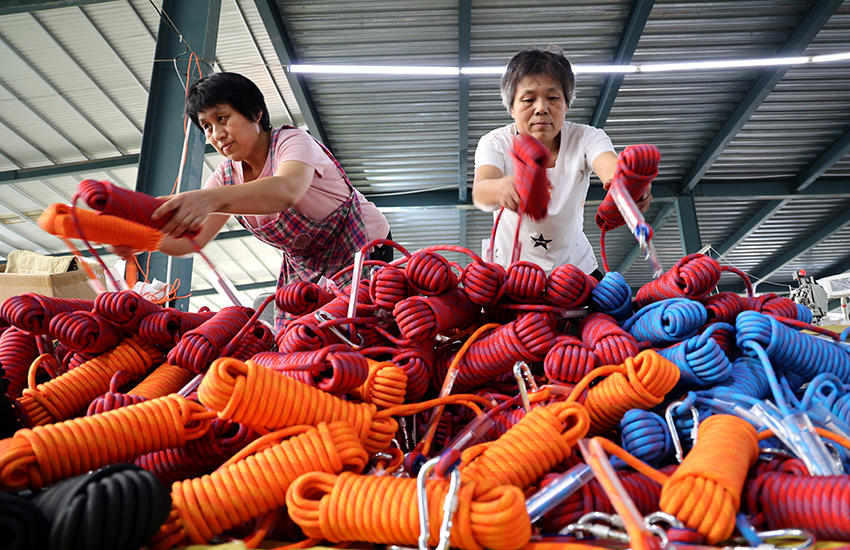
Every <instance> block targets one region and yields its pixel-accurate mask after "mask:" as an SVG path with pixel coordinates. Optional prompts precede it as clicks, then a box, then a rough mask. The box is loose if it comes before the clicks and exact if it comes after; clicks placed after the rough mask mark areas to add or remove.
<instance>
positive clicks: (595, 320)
mask: <svg viewBox="0 0 850 550" xmlns="http://www.w3.org/2000/svg"><path fill="white" fill-rule="evenodd" d="M579 331H580V334H581V340H582V342H584V343H586V344H587V345H588V346H590V348H591V349H593V352H594V353H595V354H596V357H597V359H598V362H599V364H601V365H618V364H621V363H623V361H625V360H626V359H627V358H629V357H635V356H636V355H637V354H638V352H639V351H640V348H639V346H638V342H637V340H635V337H634V336H632V335H631V334H629V333H628V332H626V331H625V330H623V329H622V328H621V327H620V325H618V324H617V321H616V320H614V318H613V317H611V316H609V315H605V314H604V313H591V314H590V315H588V316H587V317H585V318H584V319H582V320H581V322H580V323H579Z"/></svg>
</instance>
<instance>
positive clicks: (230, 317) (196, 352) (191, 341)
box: [168, 306, 253, 373]
mask: <svg viewBox="0 0 850 550" xmlns="http://www.w3.org/2000/svg"><path fill="white" fill-rule="evenodd" d="M252 313H253V310H251V309H248V308H244V307H238V306H229V307H225V308H223V309H221V310H220V311H218V312H217V313H216V314H215V315H213V316H212V318H210V319H209V320H207V321H204V322H203V324H201V325H200V326H198V327H197V328H194V329H192V330H190V331H188V332H186V333H185V334H184V335H183V337H182V338H181V339H180V341H179V342H178V343H177V345H176V346H174V348H172V349H171V351H169V352H168V362H169V363H171V364H172V365H177V366H178V367H182V368H184V369H187V370H190V371H192V372H195V373H199V372H203V371H205V370H206V369H207V367H209V366H210V363H212V362H213V360H215V359H216V358H218V357H219V354H220V353H221V351H222V350H223V349H224V347H225V346H226V345H227V344H228V343H230V341H231V340H232V339H233V337H234V336H235V335H236V333H237V332H239V330H240V329H242V327H244V326H245V325H246V324H247V323H248V319H249V318H250V316H251V314H252Z"/></svg>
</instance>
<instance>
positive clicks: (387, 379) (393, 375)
mask: <svg viewBox="0 0 850 550" xmlns="http://www.w3.org/2000/svg"><path fill="white" fill-rule="evenodd" d="M366 361H367V362H368V363H369V377H368V378H367V379H366V381H365V382H364V383H363V384H361V385H360V386H359V387H357V388H354V390H352V391H351V392H349V393H350V394H351V395H352V396H354V397H356V398H357V399H360V400H361V401H365V402H366V403H373V404H374V405H376V406H377V407H378V408H379V409H385V408H387V407H392V406H394V405H401V404H402V403H404V396H405V394H406V393H407V375H406V374H405V373H404V371H403V370H402V369H401V367H398V366H396V365H394V364H393V363H389V362H378V361H374V360H372V359H369V358H367V359H366Z"/></svg>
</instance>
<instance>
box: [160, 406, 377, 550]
mask: <svg viewBox="0 0 850 550" xmlns="http://www.w3.org/2000/svg"><path fill="white" fill-rule="evenodd" d="M285 432H286V433H283V434H281V433H275V434H270V436H267V437H271V435H273V436H274V437H275V438H276V439H279V438H281V437H289V436H292V437H290V438H289V439H287V440H285V441H280V442H278V443H276V444H274V445H272V446H271V447H268V448H266V449H264V450H262V451H260V452H254V451H256V445H258V444H260V445H268V442H267V441H266V439H265V438H264V439H263V440H257V441H256V442H254V444H252V445H250V446H249V447H246V448H245V449H244V450H243V453H241V454H240V455H236V456H234V457H233V458H232V459H231V460H230V462H229V463H228V464H225V465H223V466H222V467H220V468H219V469H218V470H216V471H215V472H213V473H212V474H210V475H205V476H203V477H199V478H195V479H187V480H184V481H177V482H175V483H174V484H173V485H172V487H171V499H172V511H171V514H170V515H169V517H168V519H167V520H166V521H165V523H164V524H163V525H162V527H161V528H160V530H159V533H158V534H157V535H156V536H155V537H154V540H153V541H152V543H151V548H152V549H154V550H162V549H165V548H171V547H173V546H177V545H180V546H185V545H186V544H187V543H188V542H192V543H195V544H202V543H206V542H209V541H210V540H211V539H212V538H213V537H214V536H216V535H218V534H220V533H222V532H224V531H226V530H228V529H230V528H232V527H234V526H236V525H239V524H241V523H243V522H246V521H250V520H252V519H255V518H259V517H260V516H263V515H264V514H267V513H268V512H271V511H274V510H277V509H278V508H281V507H282V506H284V504H285V503H286V492H287V489H288V488H289V487H290V485H291V484H292V482H293V481H295V479H296V478H298V476H300V475H303V474H306V473H307V472H328V473H331V474H339V473H341V472H346V471H356V472H359V471H361V470H362V469H363V468H364V467H365V466H366V463H367V462H368V460H369V457H368V456H367V454H366V451H364V450H363V446H362V445H361V444H360V440H359V437H358V435H357V433H356V432H355V431H354V428H353V427H352V425H351V424H350V423H348V422H331V423H330V424H326V423H324V422H319V423H318V425H317V426H316V427H315V428H314V427H312V426H298V427H295V428H290V429H288V430H286V431H285ZM252 452H253V454H247V456H243V455H246V453H252Z"/></svg>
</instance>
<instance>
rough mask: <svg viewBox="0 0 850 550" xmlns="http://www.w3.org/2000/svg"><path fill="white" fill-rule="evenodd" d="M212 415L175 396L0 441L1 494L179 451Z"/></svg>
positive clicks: (207, 425)
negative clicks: (145, 456) (165, 451)
mask: <svg viewBox="0 0 850 550" xmlns="http://www.w3.org/2000/svg"><path fill="white" fill-rule="evenodd" d="M213 418H215V415H214V413H211V412H210V411H207V410H206V409H205V408H204V407H202V406H201V405H199V404H198V403H194V402H192V401H189V400H187V399H185V398H183V397H180V396H179V395H177V394H172V395H168V396H165V397H160V398H157V399H152V400H150V401H145V402H144V403H139V404H136V405H130V406H129V407H123V408H120V409H116V410H114V411H108V412H105V413H103V414H96V415H93V416H84V417H81V418H74V419H72V420H67V421H65V422H59V423H56V424H51V425H49V426H37V427H35V428H34V429H32V430H30V429H26V428H24V429H22V430H18V431H17V432H16V433H15V435H14V436H12V437H9V438H7V439H4V440H2V441H0V489H3V490H4V491H20V490H22V489H41V488H42V487H45V486H47V485H50V484H52V483H55V482H57V481H60V480H62V479H67V478H70V477H74V476H77V475H80V474H83V473H85V472H88V471H90V470H96V469H98V468H102V467H104V466H107V465H109V464H115V463H118V462H127V461H130V460H132V459H134V458H135V457H137V456H141V455H143V454H145V453H149V452H151V451H158V450H162V449H168V448H171V447H180V446H182V445H185V444H186V441H188V440H190V439H196V438H198V437H201V436H202V435H203V434H204V433H205V432H206V431H207V430H209V428H210V421H211V420H212V419H213Z"/></svg>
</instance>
